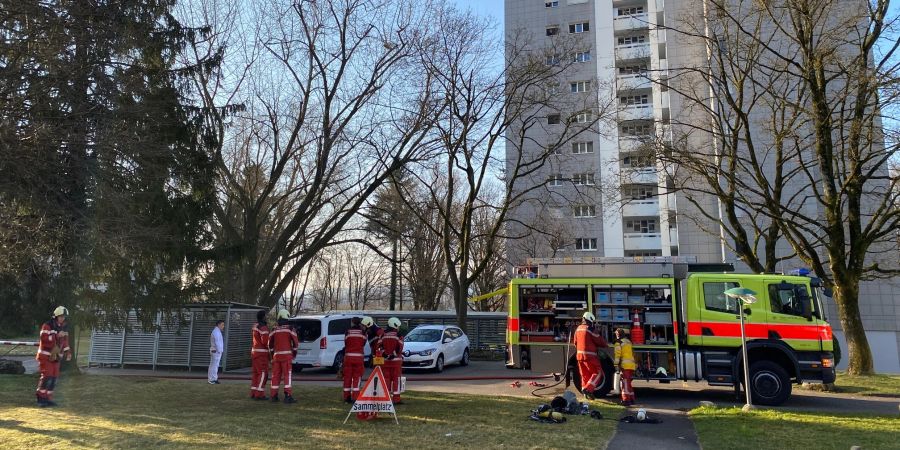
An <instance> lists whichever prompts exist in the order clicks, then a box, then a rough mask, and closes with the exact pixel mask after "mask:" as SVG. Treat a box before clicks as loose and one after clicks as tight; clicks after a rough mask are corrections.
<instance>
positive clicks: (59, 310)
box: [53, 306, 69, 317]
mask: <svg viewBox="0 0 900 450" xmlns="http://www.w3.org/2000/svg"><path fill="white" fill-rule="evenodd" d="M68 315H69V310H68V309H66V307H65V306H57V307H56V309H54V310H53V317H59V316H68Z"/></svg>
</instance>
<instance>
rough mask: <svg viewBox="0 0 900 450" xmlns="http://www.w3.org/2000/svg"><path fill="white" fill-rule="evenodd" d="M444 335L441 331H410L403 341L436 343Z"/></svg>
mask: <svg viewBox="0 0 900 450" xmlns="http://www.w3.org/2000/svg"><path fill="white" fill-rule="evenodd" d="M442 334H444V332H443V331H442V330H434V329H427V330H412V331H410V332H409V334H408V335H406V338H404V339H403V340H404V341H406V342H437V341H439V340H440V339H441V335H442Z"/></svg>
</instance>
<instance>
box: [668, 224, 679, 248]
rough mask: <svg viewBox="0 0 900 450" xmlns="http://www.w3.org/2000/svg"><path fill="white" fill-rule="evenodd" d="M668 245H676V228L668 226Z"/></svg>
mask: <svg viewBox="0 0 900 450" xmlns="http://www.w3.org/2000/svg"><path fill="white" fill-rule="evenodd" d="M669 246H671V247H678V228H669Z"/></svg>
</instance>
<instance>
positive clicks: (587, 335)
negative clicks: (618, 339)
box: [575, 312, 607, 400]
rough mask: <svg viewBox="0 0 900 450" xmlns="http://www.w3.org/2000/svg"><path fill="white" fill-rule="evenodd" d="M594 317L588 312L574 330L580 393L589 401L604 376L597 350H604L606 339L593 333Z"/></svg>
mask: <svg viewBox="0 0 900 450" xmlns="http://www.w3.org/2000/svg"><path fill="white" fill-rule="evenodd" d="M594 320H596V319H595V317H594V315H593V314H591V313H590V312H586V313H584V314H583V315H582V316H581V325H579V326H578V328H577V329H576V330H575V350H576V351H577V354H576V356H575V359H576V360H577V361H578V372H579V373H580V374H581V393H582V394H584V396H585V397H587V398H588V399H589V400H593V399H594V391H595V390H596V389H597V384H598V383H599V382H600V377H602V376H604V374H603V368H602V367H601V366H600V356H599V355H597V349H600V348H606V347H607V344H606V339H603V336H600V335H599V334H597V333H596V332H594V329H593V324H594Z"/></svg>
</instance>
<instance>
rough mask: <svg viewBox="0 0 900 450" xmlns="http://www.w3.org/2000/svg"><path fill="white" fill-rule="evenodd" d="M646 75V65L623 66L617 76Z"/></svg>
mask: <svg viewBox="0 0 900 450" xmlns="http://www.w3.org/2000/svg"><path fill="white" fill-rule="evenodd" d="M646 74H647V65H646V64H641V65H637V66H625V67H619V75H623V76H626V75H646Z"/></svg>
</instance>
